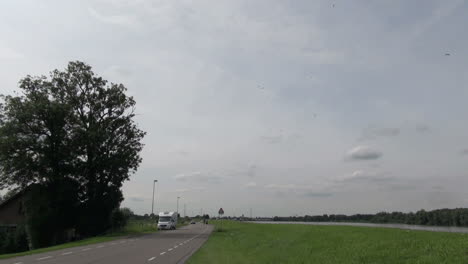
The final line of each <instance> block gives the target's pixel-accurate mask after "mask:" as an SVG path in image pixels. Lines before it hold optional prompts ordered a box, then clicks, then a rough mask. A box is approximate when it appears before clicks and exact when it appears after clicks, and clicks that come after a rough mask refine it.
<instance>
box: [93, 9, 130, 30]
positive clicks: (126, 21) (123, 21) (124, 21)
mask: <svg viewBox="0 0 468 264" xmlns="http://www.w3.org/2000/svg"><path fill="white" fill-rule="evenodd" d="M88 12H89V14H90V15H91V16H92V17H94V18H95V19H97V20H99V21H101V22H102V23H105V24H112V25H119V26H127V27H134V26H137V25H138V21H137V20H136V19H135V18H134V17H131V16H127V15H103V14H102V13H100V12H98V11H97V10H96V9H94V8H92V7H89V8H88Z"/></svg>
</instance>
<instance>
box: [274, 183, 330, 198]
mask: <svg viewBox="0 0 468 264" xmlns="http://www.w3.org/2000/svg"><path fill="white" fill-rule="evenodd" d="M265 189H268V190H274V191H275V192H276V194H277V195H279V196H286V195H297V196H302V197H304V196H305V197H330V196H332V195H333V194H332V193H330V192H324V191H323V190H318V188H317V186H312V185H296V184H268V185H266V186H265Z"/></svg>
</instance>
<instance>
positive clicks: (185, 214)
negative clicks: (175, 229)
mask: <svg viewBox="0 0 468 264" xmlns="http://www.w3.org/2000/svg"><path fill="white" fill-rule="evenodd" d="M186 212H187V211H185V204H184V217H186V216H187V213H186Z"/></svg>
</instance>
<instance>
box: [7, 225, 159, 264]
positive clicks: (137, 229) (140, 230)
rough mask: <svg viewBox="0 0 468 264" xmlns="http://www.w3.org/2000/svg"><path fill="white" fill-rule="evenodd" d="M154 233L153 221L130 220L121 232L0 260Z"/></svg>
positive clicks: (13, 255)
mask: <svg viewBox="0 0 468 264" xmlns="http://www.w3.org/2000/svg"><path fill="white" fill-rule="evenodd" d="M156 231H157V225H156V222H154V221H148V220H131V221H129V222H128V224H127V225H126V226H125V227H124V228H123V229H122V230H119V231H115V232H110V233H108V234H104V235H102V236H97V237H92V238H88V239H83V240H79V241H74V242H70V243H65V244H61V245H56V246H52V247H47V248H39V249H34V250H30V251H25V252H19V253H12V254H3V255H0V259H7V258H13V257H19V256H25V255H31V254H37V253H43V252H48V251H53V250H60V249H65V248H71V247H77V246H85V245H90V244H96V243H102V242H107V241H111V240H116V239H119V238H122V237H125V236H130V235H138V234H145V233H153V232H156Z"/></svg>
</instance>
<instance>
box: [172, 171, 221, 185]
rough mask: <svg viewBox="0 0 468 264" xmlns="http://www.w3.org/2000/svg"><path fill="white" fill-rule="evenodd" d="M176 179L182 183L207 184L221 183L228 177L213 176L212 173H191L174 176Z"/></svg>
mask: <svg viewBox="0 0 468 264" xmlns="http://www.w3.org/2000/svg"><path fill="white" fill-rule="evenodd" d="M174 179H176V180H177V181H181V182H185V181H188V182H206V183H220V182H221V181H222V180H223V179H226V177H222V176H218V175H213V174H211V173H202V172H198V171H197V172H191V173H182V174H177V175H176V176H174Z"/></svg>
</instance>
